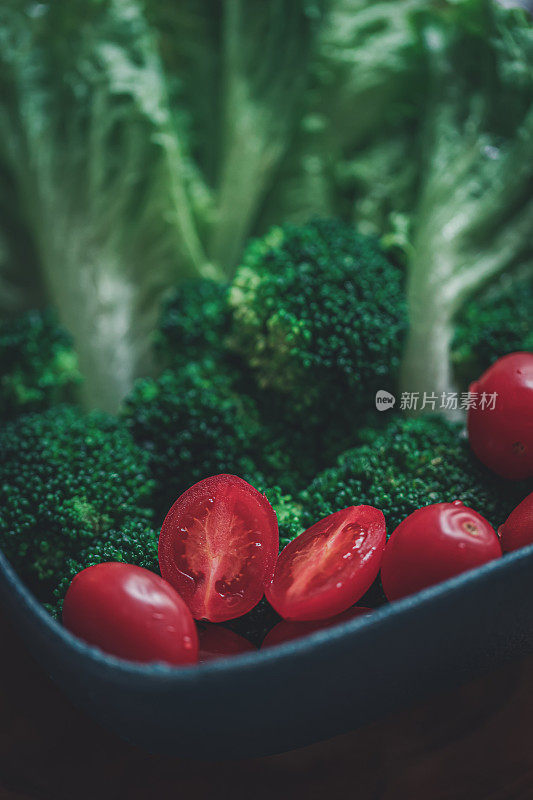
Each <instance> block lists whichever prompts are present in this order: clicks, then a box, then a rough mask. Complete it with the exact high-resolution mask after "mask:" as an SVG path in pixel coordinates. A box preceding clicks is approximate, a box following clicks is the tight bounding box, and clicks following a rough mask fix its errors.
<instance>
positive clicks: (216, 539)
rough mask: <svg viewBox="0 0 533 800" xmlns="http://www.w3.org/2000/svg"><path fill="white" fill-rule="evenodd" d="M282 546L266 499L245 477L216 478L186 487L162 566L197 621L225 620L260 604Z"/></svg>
mask: <svg viewBox="0 0 533 800" xmlns="http://www.w3.org/2000/svg"><path fill="white" fill-rule="evenodd" d="M278 548H279V534H278V524H277V519H276V515H275V513H274V510H273V508H272V506H271V505H270V503H269V502H268V500H267V499H266V497H264V496H263V495H261V494H260V493H259V492H258V491H257V490H256V489H254V488H253V486H250V484H249V483H246V481H244V480H242V478H238V477H236V476H235V475H215V476H213V477H211V478H205V479H204V480H202V481H200V482H199V483H197V484H195V485H194V486H192V487H191V488H190V489H187V491H186V492H184V493H183V494H182V495H181V497H179V498H178V500H176V502H175V503H174V505H173V506H172V508H171V509H170V511H169V512H168V514H167V516H166V518H165V521H164V522H163V527H162V528H161V535H160V537H159V566H160V569H161V574H162V576H163V577H164V578H165V580H167V581H168V582H169V583H170V584H171V585H172V586H174V588H175V589H176V590H177V591H178V592H179V594H180V595H181V596H182V597H183V599H184V600H185V602H186V603H187V605H188V606H189V609H190V610H191V613H192V615H193V617H194V618H195V619H205V620H208V621H210V622H224V621H225V620H228V619H234V618H235V617H240V616H242V614H246V613H247V612H248V611H250V609H252V608H253V607H254V606H255V605H257V603H258V602H259V600H260V599H261V597H262V596H263V594H264V587H265V585H266V584H267V583H268V582H269V581H270V580H271V578H272V574H273V571H274V565H275V561H276V555H277V552H278Z"/></svg>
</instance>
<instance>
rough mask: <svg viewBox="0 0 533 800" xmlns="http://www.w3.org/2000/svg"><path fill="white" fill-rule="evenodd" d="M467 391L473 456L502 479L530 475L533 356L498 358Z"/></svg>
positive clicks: (532, 466)
mask: <svg viewBox="0 0 533 800" xmlns="http://www.w3.org/2000/svg"><path fill="white" fill-rule="evenodd" d="M470 392H472V393H475V395H476V397H475V405H474V406H473V407H472V408H470V409H469V411H468V438H469V440H470V445H471V447H472V450H473V451H474V453H475V454H476V456H477V457H478V458H479V460H480V461H482V462H483V464H485V465H486V466H487V467H489V469H491V470H492V471H493V472H495V473H496V474H497V475H501V476H502V478H510V479H512V480H519V479H521V478H528V477H530V476H533V353H510V354H509V355H507V356H504V357H503V358H500V359H498V361H496V363H495V364H493V365H492V366H491V367H489V369H488V370H487V371H486V372H484V373H483V375H482V376H481V378H480V379H479V380H478V381H477V382H476V383H473V384H472V385H471V386H470ZM493 405H494V407H493Z"/></svg>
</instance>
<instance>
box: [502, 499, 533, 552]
mask: <svg viewBox="0 0 533 800" xmlns="http://www.w3.org/2000/svg"><path fill="white" fill-rule="evenodd" d="M498 534H499V536H500V541H501V543H502V550H503V552H504V553H509V552H511V551H512V550H519V549H520V548H521V547H527V545H528V544H533V492H531V494H529V495H528V496H527V497H526V498H525V500H522V502H521V503H519V505H517V507H516V508H515V509H514V510H513V511H511V513H510V514H509V516H508V517H507V519H506V520H505V522H504V523H503V525H500V527H499V529H498Z"/></svg>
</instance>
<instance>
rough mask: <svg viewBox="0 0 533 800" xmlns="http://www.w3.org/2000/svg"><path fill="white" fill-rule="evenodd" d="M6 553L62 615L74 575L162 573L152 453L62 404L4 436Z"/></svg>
mask: <svg viewBox="0 0 533 800" xmlns="http://www.w3.org/2000/svg"><path fill="white" fill-rule="evenodd" d="M0 452H1V453H2V459H1V461H0V546H1V547H2V548H3V550H4V552H5V554H6V556H7V558H9V559H10V561H11V562H12V564H13V566H14V567H15V568H16V569H17V570H18V571H19V573H20V574H21V575H22V577H23V578H24V579H25V580H27V581H28V583H29V584H30V585H31V586H32V588H33V589H34V590H35V592H36V594H37V595H38V596H39V597H40V599H41V600H43V601H45V602H47V603H49V604H51V606H50V607H51V609H52V610H55V611H58V609H59V608H60V606H61V601H62V598H63V596H64V593H65V591H66V589H67V587H68V584H69V582H70V580H71V578H72V577H73V576H74V575H75V574H76V572H78V571H79V570H80V569H83V568H84V567H87V566H90V565H91V564H96V563H99V562H101V561H109V560H115V561H127V562H129V563H133V564H138V565H139V566H143V567H147V568H149V569H153V570H157V534H156V533H155V531H154V530H153V529H152V527H151V525H150V523H151V512H150V511H149V510H147V507H146V506H147V505H148V503H149V498H150V494H151V491H152V488H153V487H152V483H151V481H150V478H149V473H148V463H147V462H148V459H147V456H146V454H145V453H144V452H143V451H142V450H141V449H140V448H138V447H137V446H136V445H135V444H134V442H133V440H132V438H131V436H130V435H129V433H128V432H127V431H126V430H125V429H124V428H123V426H122V427H121V426H120V425H119V423H117V421H116V420H114V419H113V418H112V417H110V416H108V415H107V414H103V413H101V412H92V413H91V414H89V415H87V416H85V415H83V414H82V413H81V412H80V411H78V410H77V409H76V408H73V407H69V406H57V407H55V408H54V409H50V410H48V411H44V412H43V413H41V414H27V415H24V416H21V417H19V418H18V419H16V420H14V421H12V422H10V423H9V424H8V425H6V426H5V428H4V429H3V430H2V432H1V433H0Z"/></svg>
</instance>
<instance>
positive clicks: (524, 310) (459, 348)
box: [452, 270, 533, 385]
mask: <svg viewBox="0 0 533 800" xmlns="http://www.w3.org/2000/svg"><path fill="white" fill-rule="evenodd" d="M532 320H533V274H532V272H531V270H528V271H525V272H520V273H518V274H514V275H513V274H512V273H504V274H503V275H502V276H501V277H499V278H498V280H496V281H495V282H494V283H492V284H491V285H490V286H489V287H488V288H487V289H486V290H485V291H484V292H483V293H481V294H480V295H479V296H477V297H476V298H474V299H473V300H472V301H470V302H469V303H467V304H466V306H465V308H464V310H463V313H462V315H461V317H460V318H459V320H458V322H457V327H456V330H455V338H454V340H453V343H452V362H453V365H454V367H455V370H456V373H457V376H458V378H459V380H460V382H461V383H462V384H463V385H466V384H468V383H469V382H470V381H472V380H474V379H475V378H477V377H478V376H479V375H480V374H481V373H482V372H484V371H485V370H486V369H487V367H489V366H490V365H491V364H493V363H494V362H495V361H497V360H498V358H501V356H504V355H506V354H507V353H513V352H515V351H517V350H531V351H533V326H532V322H531V321H532Z"/></svg>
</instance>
